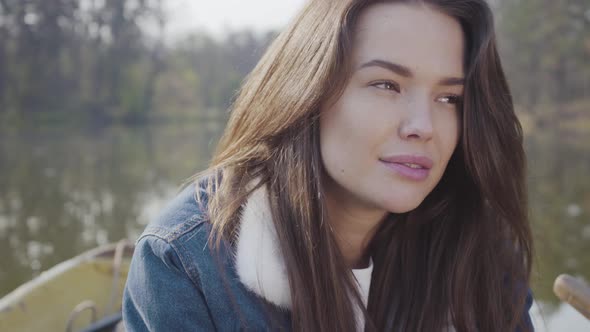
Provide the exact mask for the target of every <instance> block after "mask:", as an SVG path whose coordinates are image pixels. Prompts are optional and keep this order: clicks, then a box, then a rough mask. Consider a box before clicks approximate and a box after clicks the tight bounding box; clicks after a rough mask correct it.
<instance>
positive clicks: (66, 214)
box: [0, 123, 221, 296]
mask: <svg viewBox="0 0 590 332" xmlns="http://www.w3.org/2000/svg"><path fill="white" fill-rule="evenodd" d="M220 129H221V124H219V123H208V124H203V125H200V126H177V125H175V126H161V127H157V128H136V129H129V128H109V129H104V130H100V131H95V132H85V131H72V130H57V129H52V130H41V131H35V132H24V133H11V134H6V133H5V134H2V136H1V137H0V252H2V253H3V255H1V256H0V296H3V295H4V294H6V293H7V292H9V291H10V290H12V289H14V288H15V287H16V286H18V285H20V284H21V283H23V282H24V281H26V280H28V279H30V278H31V277H33V276H34V275H35V274H37V273H38V272H39V271H42V270H45V269H47V268H49V267H51V266H53V265H55V264H57V263H58V262H60V261H62V260H64V259H67V258H70V257H72V256H73V255H75V254H77V253H80V252H82V251H84V250H86V249H89V248H92V247H95V246H96V245H98V244H104V243H107V242H114V241H117V240H118V239H120V238H122V237H126V236H128V237H135V236H136V235H137V234H138V233H139V232H140V231H141V229H142V228H143V227H144V225H145V224H146V223H147V221H148V220H149V218H150V217H151V216H152V215H153V214H154V213H155V211H156V210H157V209H158V204H159V202H161V201H162V200H165V199H167V198H169V197H170V196H172V195H173V194H174V192H175V190H176V188H177V187H178V185H179V184H180V183H182V182H183V181H184V180H185V179H186V178H187V177H189V176H190V175H192V174H193V173H194V172H195V171H197V170H199V169H201V168H203V167H204V166H205V164H206V162H207V160H208V157H209V155H210V150H211V147H212V144H211V142H213V141H215V140H216V139H217V137H218V136H219V132H220ZM154 203H155V204H154Z"/></svg>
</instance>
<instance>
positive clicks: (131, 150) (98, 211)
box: [0, 122, 590, 317]
mask: <svg viewBox="0 0 590 332" xmlns="http://www.w3.org/2000/svg"><path fill="white" fill-rule="evenodd" d="M222 125H223V124H221V123H217V122H210V123H203V124H200V125H167V126H157V127H148V128H131V129H130V128H108V129H104V130H99V131H84V130H77V131H76V130H65V129H49V130H35V131H28V132H19V133H4V134H0V135H1V136H0V252H2V253H3V255H1V256H0V297H1V296H3V295H4V294H6V293H7V292H9V291H10V290H12V289H14V288H15V287H16V286H18V285H20V284H21V283H23V282H24V281H26V280H28V279H30V278H31V277H33V276H34V275H35V274H36V273H38V272H39V271H42V270H45V269H47V268H49V267H51V266H53V265H55V264H57V263H58V262H60V261H63V260H65V259H67V258H70V257H72V256H74V255H76V254H78V253H80V252H82V251H84V250H86V249H89V248H92V247H94V246H96V245H98V244H103V243H106V242H113V241H117V240H118V239H120V238H122V237H129V238H135V237H136V236H137V235H138V234H139V232H140V231H141V230H142V229H143V227H144V226H145V224H146V223H147V222H148V220H149V219H150V218H151V217H153V215H154V214H155V213H157V211H158V210H159V209H160V208H161V207H162V204H163V203H164V202H165V201H166V200H167V199H169V198H170V197H171V196H173V195H174V193H175V191H176V189H177V187H178V185H179V184H181V183H182V182H183V181H184V180H185V179H186V178H187V177H189V176H190V175H192V174H194V173H195V172H196V171H198V170H200V169H202V168H203V167H204V166H205V165H206V163H207V160H208V158H209V156H210V154H211V150H212V148H213V145H214V142H216V141H217V139H218V137H219V134H220V131H221V128H222ZM588 142H590V137H589V135H587V134H577V135H564V134H563V132H562V131H559V129H556V130H555V131H551V130H547V131H544V132H543V133H542V134H536V135H535V136H531V137H528V138H527V140H526V149H527V152H528V157H529V168H530V172H529V191H530V210H531V217H532V221H533V230H534V233H535V238H536V244H537V261H536V262H535V272H534V292H535V296H536V298H537V300H538V301H539V304H540V306H541V308H540V310H541V311H542V312H543V313H544V314H545V315H546V316H547V317H549V316H550V315H551V313H553V312H555V311H556V310H557V309H558V308H559V307H558V306H557V304H558V300H557V298H556V297H555V296H554V295H553V293H552V291H551V287H552V283H553V280H554V279H555V277H556V276H557V275H559V274H561V273H569V274H572V275H577V276H581V277H584V278H586V280H588V279H589V278H590V255H588V253H589V252H590V172H589V171H590V144H589V143H588ZM560 310H561V309H560Z"/></svg>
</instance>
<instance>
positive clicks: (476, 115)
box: [202, 0, 532, 331]
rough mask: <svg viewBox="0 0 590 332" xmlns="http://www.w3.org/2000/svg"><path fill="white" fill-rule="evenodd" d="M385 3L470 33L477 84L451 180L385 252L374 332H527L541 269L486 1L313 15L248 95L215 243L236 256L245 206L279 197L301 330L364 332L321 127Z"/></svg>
mask: <svg viewBox="0 0 590 332" xmlns="http://www.w3.org/2000/svg"><path fill="white" fill-rule="evenodd" d="M380 2H398V3H410V4H424V5H427V6H430V7H432V8H434V9H436V10H439V11H441V12H443V13H445V14H447V15H449V16H451V17H453V18H455V19H456V20H457V21H459V22H460V23H461V26H462V28H463V31H464V36H465V42H466V53H465V72H466V82H465V90H464V97H463V104H462V105H461V108H462V137H461V140H460V143H459V145H458V147H457V149H456V150H455V152H454V154H453V157H452V158H451V161H450V163H449V165H448V167H447V170H446V171H445V174H444V176H443V178H442V179H441V181H440V183H439V184H438V185H437V186H436V188H435V189H434V190H433V192H432V193H430V195H429V196H428V197H427V198H426V199H425V201H424V202H423V203H422V204H421V205H420V206H419V207H418V208H416V209H415V210H413V211H411V212H409V213H406V214H401V215H400V214H398V215H391V216H390V217H389V218H388V220H385V222H383V224H382V225H381V226H380V229H379V231H378V232H377V234H376V236H375V237H374V239H373V241H372V243H371V246H370V250H371V255H372V257H373V260H374V266H375V267H374V271H373V276H372V282H371V290H370V296H369V303H368V308H367V310H366V311H364V314H365V316H366V322H367V324H366V328H367V330H392V329H396V330H398V329H399V330H403V331H441V330H444V329H445V327H446V326H447V325H448V324H452V325H454V326H455V328H456V329H457V330H458V331H472V330H479V331H511V330H514V329H515V327H516V326H517V325H519V324H521V323H522V322H520V321H519V317H520V315H521V313H522V311H523V308H524V302H525V295H526V291H527V289H528V285H529V275H530V270H531V256H532V240H531V233H530V229H529V223H528V216H527V202H526V188H525V182H524V180H525V174H524V172H525V156H524V152H523V144H522V143H523V142H522V131H521V127H520V124H519V122H518V120H517V118H516V116H515V113H514V109H513V104H512V100H511V96H510V92H509V89H508V84H507V82H506V79H505V76H504V73H503V70H502V67H501V64H500V59H499V57H498V53H497V50H496V42H495V35H494V25H493V17H492V13H491V11H490V9H489V7H488V5H487V4H486V3H485V1H484V0H422V1H417V0H416V1H411V0H405V1H404V0H397V1H394V0H391V1H383V0H382V1H379V0H311V1H309V3H308V4H307V5H306V6H305V8H304V9H303V10H302V11H301V13H300V14H299V15H298V16H297V17H296V18H295V20H294V21H293V22H292V23H291V24H290V25H289V26H288V27H287V28H286V29H285V30H284V31H283V32H282V33H281V34H280V35H279V36H278V37H277V39H276V40H275V41H274V43H273V44H272V45H271V46H270V48H269V50H268V51H267V52H266V54H265V55H264V57H263V58H262V59H261V61H260V62H259V63H258V65H257V66H256V68H255V69H254V70H253V71H252V73H251V74H250V75H249V76H248V78H247V80H246V81H245V83H244V84H243V86H242V89H241V91H240V93H239V95H238V97H237V99H236V101H235V103H234V105H233V107H232V110H231V111H232V113H231V117H230V119H229V123H228V125H227V128H226V130H225V133H224V135H223V137H222V139H221V141H220V143H219V145H218V149H217V151H216V153H215V155H214V157H213V161H212V164H211V167H210V168H209V170H208V171H206V172H204V173H202V174H209V175H211V174H212V175H211V176H209V177H208V185H207V191H208V193H209V195H210V199H209V204H208V213H209V217H210V220H211V222H212V225H213V232H212V237H213V238H215V240H216V241H212V243H213V242H214V243H219V241H222V240H224V241H229V242H230V243H232V242H233V240H234V239H235V236H236V234H237V231H238V227H239V217H238V216H239V211H240V209H241V207H242V205H243V203H244V202H245V200H246V199H247V197H248V195H249V194H250V193H251V192H252V190H254V189H255V188H256V187H258V186H266V187H267V189H268V192H269V200H270V203H271V210H272V214H273V221H274V224H275V227H276V232H277V235H278V238H279V242H280V246H281V250H282V255H283V258H284V261H285V264H286V267H287V274H288V277H289V285H290V288H291V294H292V306H291V308H292V309H291V317H292V327H293V329H294V330H297V331H317V330H321V331H353V330H355V329H356V325H355V324H356V323H355V312H354V307H355V305H358V304H360V303H361V301H360V296H359V294H358V292H357V291H356V287H355V286H354V285H355V284H354V279H353V276H352V274H351V272H350V269H349V267H347V266H346V264H345V263H344V260H343V258H342V254H341V253H340V251H339V249H338V246H337V245H336V241H335V238H334V236H333V234H332V231H331V228H330V225H329V223H328V222H327V218H326V214H325V205H324V204H325V202H324V200H323V187H322V183H323V177H325V174H324V170H323V166H322V161H321V156H320V152H319V128H318V127H319V126H318V121H319V115H320V114H319V113H320V106H321V105H322V103H324V102H326V101H327V100H328V98H333V97H334V96H338V95H339V94H340V93H341V92H342V90H343V88H344V86H345V85H346V82H347V80H348V78H349V76H350V63H349V61H350V54H351V53H352V47H353V45H352V44H353V36H354V32H355V26H356V22H357V20H358V18H359V16H360V14H361V13H362V12H363V11H364V10H365V8H367V7H368V6H370V5H372V4H375V3H380ZM254 181H256V183H255V184H256V186H255V187H253V186H252V184H253V183H254ZM350 294H353V295H354V296H353V300H354V301H353V302H352V303H351V300H350ZM355 302H356V303H355Z"/></svg>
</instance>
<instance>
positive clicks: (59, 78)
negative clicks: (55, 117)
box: [0, 0, 164, 119]
mask: <svg viewBox="0 0 590 332" xmlns="http://www.w3.org/2000/svg"><path fill="white" fill-rule="evenodd" d="M141 24H151V25H152V26H157V27H159V28H160V30H161V29H162V28H163V26H164V19H163V14H162V9H161V0H133V1H132V0H105V1H96V0H27V1H20V0H18V1H17V0H0V37H2V43H1V44H2V45H1V46H0V82H2V84H0V106H1V107H2V109H3V110H5V109H9V110H11V111H12V112H14V113H18V114H21V115H24V116H25V117H26V116H27V114H31V113H47V114H49V113H54V112H58V113H66V114H71V113H77V114H79V113H81V112H80V111H87V113H88V114H87V115H90V116H92V117H97V118H109V117H115V118H117V117H118V118H125V117H128V116H130V115H131V117H132V118H134V119H136V118H139V117H141V116H140V114H141V113H142V112H146V111H149V109H150V107H151V105H150V103H151V94H152V93H153V84H154V82H155V76H156V75H157V72H158V68H160V67H161V65H160V62H161V61H160V59H159V58H158V57H157V56H156V55H157V54H158V53H157V51H155V50H154V49H156V48H158V47H161V46H162V44H161V43H158V42H157V41H156V42H154V41H153V40H150V38H148V37H147V36H146V35H145V34H144V33H143V32H142V29H141V27H140V25H141ZM150 43H151V44H152V46H151V47H150V46H149V44H150ZM138 72H141V75H138ZM131 86H133V87H131ZM129 103H131V104H132V105H133V107H130V108H127V109H124V108H125V107H127V106H128V104H129ZM122 106H123V107H122ZM126 112H130V113H129V114H127V113H126Z"/></svg>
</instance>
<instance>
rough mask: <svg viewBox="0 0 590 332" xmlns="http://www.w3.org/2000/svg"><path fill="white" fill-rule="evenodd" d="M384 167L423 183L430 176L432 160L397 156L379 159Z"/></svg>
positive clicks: (420, 157)
mask: <svg viewBox="0 0 590 332" xmlns="http://www.w3.org/2000/svg"><path fill="white" fill-rule="evenodd" d="M379 161H380V162H382V163H383V165H384V166H386V167H387V168H389V169H391V170H393V171H394V172H395V173H397V174H399V175H401V176H403V177H405V178H407V179H410V180H414V181H422V180H425V179H426V178H427V177H428V174H430V169H431V168H432V166H433V164H434V163H433V162H432V159H430V158H428V157H424V156H410V155H396V156H389V157H384V158H379Z"/></svg>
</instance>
